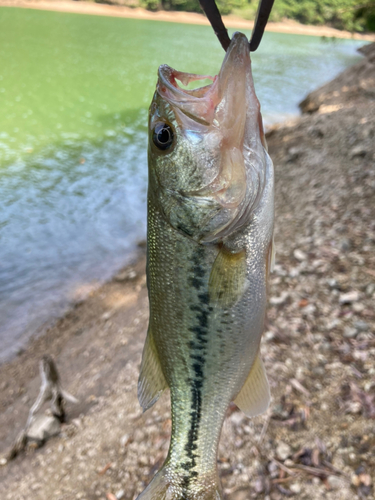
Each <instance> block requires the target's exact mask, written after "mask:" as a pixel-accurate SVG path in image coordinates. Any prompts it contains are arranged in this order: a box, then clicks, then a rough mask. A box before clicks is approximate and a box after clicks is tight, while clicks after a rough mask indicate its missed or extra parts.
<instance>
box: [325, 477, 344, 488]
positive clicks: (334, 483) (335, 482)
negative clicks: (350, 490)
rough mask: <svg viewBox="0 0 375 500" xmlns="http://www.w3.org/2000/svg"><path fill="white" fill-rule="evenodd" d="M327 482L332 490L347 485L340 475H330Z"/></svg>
mask: <svg viewBox="0 0 375 500" xmlns="http://www.w3.org/2000/svg"><path fill="white" fill-rule="evenodd" d="M327 483H328V485H329V487H330V488H331V489H332V490H339V489H341V488H343V487H344V486H345V481H343V480H342V479H341V478H340V477H338V476H328V477H327Z"/></svg>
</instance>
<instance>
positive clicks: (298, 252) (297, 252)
mask: <svg viewBox="0 0 375 500" xmlns="http://www.w3.org/2000/svg"><path fill="white" fill-rule="evenodd" d="M293 255H294V257H295V258H296V259H297V260H299V261H300V262H303V261H304V260H307V255H306V254H305V252H302V250H300V249H299V248H296V249H295V250H294V252H293Z"/></svg>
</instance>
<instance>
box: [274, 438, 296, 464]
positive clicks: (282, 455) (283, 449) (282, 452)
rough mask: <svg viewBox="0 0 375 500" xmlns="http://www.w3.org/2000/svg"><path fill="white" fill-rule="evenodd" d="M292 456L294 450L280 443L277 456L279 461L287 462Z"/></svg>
mask: <svg viewBox="0 0 375 500" xmlns="http://www.w3.org/2000/svg"><path fill="white" fill-rule="evenodd" d="M291 454H292V449H291V447H290V446H289V445H288V444H286V443H283V442H282V441H280V443H279V444H278V445H277V448H276V456H277V458H278V459H279V460H283V461H284V460H286V459H287V458H288V457H290V456H291Z"/></svg>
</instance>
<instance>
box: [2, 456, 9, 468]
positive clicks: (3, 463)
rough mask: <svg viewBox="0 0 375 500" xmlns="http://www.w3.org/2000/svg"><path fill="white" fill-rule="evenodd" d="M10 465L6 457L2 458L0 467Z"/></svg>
mask: <svg viewBox="0 0 375 500" xmlns="http://www.w3.org/2000/svg"><path fill="white" fill-rule="evenodd" d="M7 463H8V460H7V459H6V458H5V457H2V458H0V467H1V466H4V465H6V464H7Z"/></svg>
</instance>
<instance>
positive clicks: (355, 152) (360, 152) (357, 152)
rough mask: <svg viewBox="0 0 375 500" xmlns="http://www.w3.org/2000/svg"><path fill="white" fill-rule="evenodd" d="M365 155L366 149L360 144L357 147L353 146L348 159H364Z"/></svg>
mask: <svg viewBox="0 0 375 500" xmlns="http://www.w3.org/2000/svg"><path fill="white" fill-rule="evenodd" d="M366 154H367V149H366V148H365V147H364V146H363V145H362V144H360V145H359V146H354V148H352V149H351V150H350V152H349V157H350V158H351V159H353V158H356V157H362V158H363V157H364V156H366Z"/></svg>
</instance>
